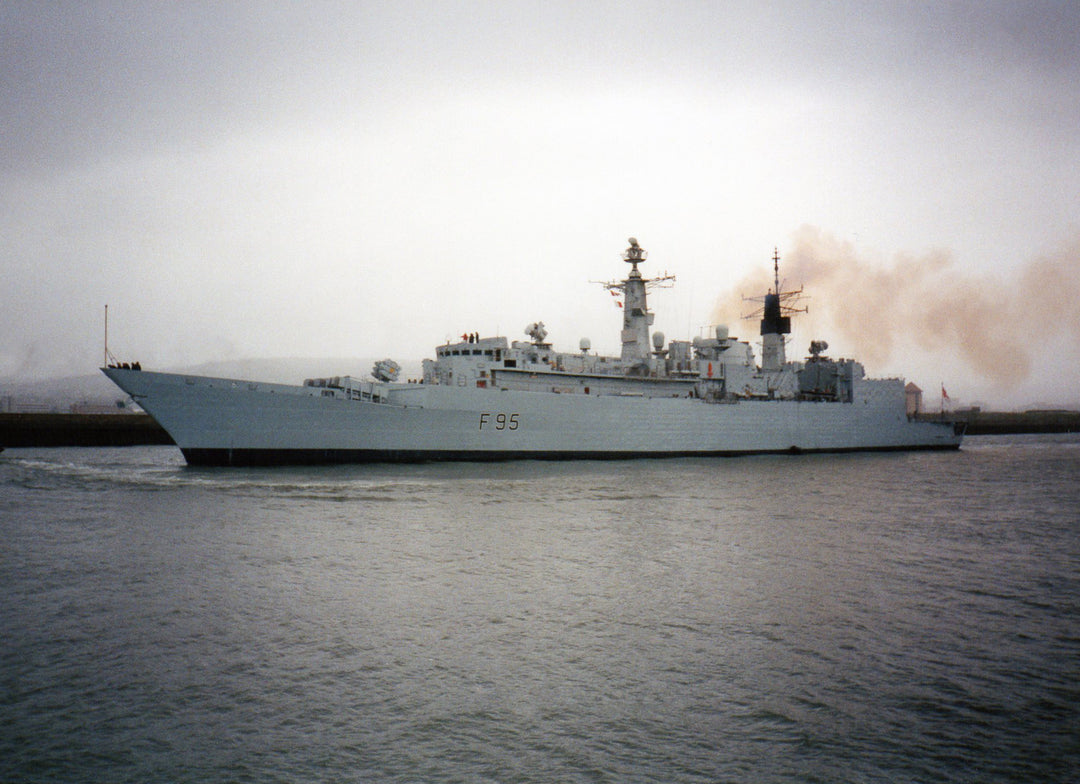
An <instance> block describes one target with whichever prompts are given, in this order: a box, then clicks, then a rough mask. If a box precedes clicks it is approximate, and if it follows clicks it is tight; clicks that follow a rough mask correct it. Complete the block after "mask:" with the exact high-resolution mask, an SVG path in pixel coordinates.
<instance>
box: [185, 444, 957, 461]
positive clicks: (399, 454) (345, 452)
mask: <svg viewBox="0 0 1080 784" xmlns="http://www.w3.org/2000/svg"><path fill="white" fill-rule="evenodd" d="M959 448H960V444H958V443H957V444H918V445H914V446H876V447H841V448H835V449H800V448H798V447H794V446H793V447H789V448H787V449H759V450H751V451H741V450H730V449H720V450H714V451H702V452H574V451H551V452H539V451H524V450H522V451H500V452H494V451H480V450H476V451H469V450H431V449H400V450H399V449H183V450H182V451H183V453H184V458H185V459H186V460H187V462H188V464H190V465H197V466H277V465H328V464H340V463H424V462H432V461H459V462H461V461H472V462H484V463H491V462H500V461H505V460H636V459H642V458H669V457H742V456H747V455H797V454H813V453H838V452H909V451H916V450H951V449H959Z"/></svg>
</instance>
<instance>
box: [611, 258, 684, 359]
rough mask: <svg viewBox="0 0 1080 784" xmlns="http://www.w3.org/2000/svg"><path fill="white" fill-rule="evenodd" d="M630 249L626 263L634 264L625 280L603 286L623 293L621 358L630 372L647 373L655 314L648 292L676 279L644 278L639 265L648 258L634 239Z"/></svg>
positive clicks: (671, 276) (670, 277) (670, 276)
mask: <svg viewBox="0 0 1080 784" xmlns="http://www.w3.org/2000/svg"><path fill="white" fill-rule="evenodd" d="M629 242H630V247H629V248H627V249H626V250H625V251H623V254H622V257H623V261H625V262H626V263H627V264H630V265H631V268H630V274H629V275H628V276H627V277H626V280H623V281H619V282H615V283H605V284H603V285H604V287H605V288H606V289H608V290H609V291H621V292H622V294H623V328H622V333H621V339H622V354H621V355H620V358H621V359H622V362H623V368H624V369H626V370H627V371H630V370H637V371H639V372H640V371H647V370H648V369H649V360H650V357H651V355H652V352H651V349H650V347H649V327H651V326H652V323H653V319H654V318H655V314H653V313H650V312H649V303H648V296H647V294H646V292H647V290H648V289H649V288H650V287H651V286H655V285H662V284H664V283H667V282H669V281H673V280H675V276H674V275H667V274H665V275H662V276H660V277H658V278H652V279H647V278H643V277H642V276H641V271H640V270H638V264H641V263H642V262H643V261H645V259H647V258H648V257H649V252H648V251H647V250H645V249H644V248H643V247H641V245H639V244H638V241H637V240H636V239H635V238H634V237H631V238H630V239H629Z"/></svg>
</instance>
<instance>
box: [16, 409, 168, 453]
mask: <svg viewBox="0 0 1080 784" xmlns="http://www.w3.org/2000/svg"><path fill="white" fill-rule="evenodd" d="M171 443H173V440H172V438H170V437H169V434H168V433H166V432H165V431H164V430H163V429H162V427H161V425H159V424H158V423H157V422H155V421H154V420H153V418H151V417H150V415H149V414H43V413H14V414H11V413H0V447H10V448H15V447H41V446H143V445H149V444H171Z"/></svg>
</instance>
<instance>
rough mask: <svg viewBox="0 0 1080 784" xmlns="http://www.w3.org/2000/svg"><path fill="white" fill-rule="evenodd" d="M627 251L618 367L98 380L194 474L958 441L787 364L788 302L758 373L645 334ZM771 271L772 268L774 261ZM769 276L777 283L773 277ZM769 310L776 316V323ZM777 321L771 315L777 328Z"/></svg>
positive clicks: (832, 367) (597, 359) (520, 353)
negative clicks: (289, 379) (295, 379)
mask: <svg viewBox="0 0 1080 784" xmlns="http://www.w3.org/2000/svg"><path fill="white" fill-rule="evenodd" d="M646 255H647V254H646V253H645V251H644V250H643V249H642V248H641V247H640V245H638V244H637V241H636V240H633V239H632V240H631V247H630V248H629V249H627V251H626V253H625V254H624V259H625V260H626V261H627V262H629V263H631V264H632V265H633V269H632V270H631V272H630V274H629V276H628V277H627V278H626V279H625V280H622V281H618V282H613V283H608V284H604V285H605V287H606V288H607V289H608V290H609V291H610V292H611V293H612V294H613V295H616V296H618V297H621V298H622V299H623V300H625V307H624V308H623V309H622V321H623V329H622V331H621V333H620V339H621V341H622V354H621V355H620V356H618V357H614V356H599V355H597V354H592V353H590V351H589V345H588V343H587V342H586V341H583V342H582V345H581V350H580V353H568V352H567V353H563V352H558V351H555V350H553V349H552V344H551V343H548V342H546V337H547V329H546V328H545V327H544V324H543V322H535V323H533V324H530V325H529V326H528V327H527V328H526V334H527V335H528V336H529V337H530V338H531V341H530V342H525V341H513V342H510V341H508V339H507V338H505V337H493V338H492V337H481V336H480V335H478V334H475V333H473V334H470V335H463V336H462V339H461V341H459V342H456V343H450V342H447V343H446V344H445V345H442V346H437V347H436V349H435V357H436V358H435V359H425V360H424V362H423V379H422V381H421V383H407V384H406V383H399V382H397V380H396V376H397V372H398V369H399V366H398V365H397V363H395V362H393V361H391V360H382V361H380V362H378V363H376V365H375V368H374V369H373V370H372V376H373V377H374V378H375V379H376V380H360V379H357V378H352V377H349V376H345V377H333V378H327V379H309V380H308V381H306V382H305V383H304V384H303V385H287V384H267V383H262V382H253V381H246V380H241V379H223V378H209V377H203V376H190V375H181V374H174V373H160V372H151V371H143V370H141V368H140V366H139V365H138V363H135V364H134V365H124V366H116V365H113V366H110V367H107V368H103V371H104V373H105V374H106V375H107V376H108V377H109V378H110V379H111V380H112V381H113V382H114V383H115V384H116V385H117V386H119V387H120V388H121V389H123V390H124V391H125V392H127V393H128V394H129V395H131V397H132V398H133V399H134V400H135V401H136V402H138V404H139V405H140V406H142V408H143V409H145V410H146V411H147V413H149V414H150V415H151V416H152V417H154V419H156V420H157V421H158V423H159V424H160V425H161V426H162V427H163V428H164V429H165V430H166V431H167V432H168V433H169V435H170V436H171V437H172V438H173V440H174V441H175V442H176V444H177V446H179V447H180V449H181V450H182V451H183V454H184V456H185V459H186V460H187V461H188V462H189V463H191V464H193V465H281V464H290V463H291V464H317V463H346V462H350V463H351V462H416V461H429V460H456V461H464V460H471V461H493V460H570V459H575V460H577V459H594V460H609V459H629V458H645V457H648V458H662V457H690V456H735V455H752V454H799V453H814V452H852V451H892V450H902V449H956V448H958V447H959V446H960V442H961V439H962V436H963V434H962V432H960V431H957V430H954V429H953V427H952V425H951V424H939V423H930V422H919V421H914V420H912V419H910V418H909V417H908V416H907V412H906V410H905V397H904V388H903V381H902V380H901V379H895V378H894V379H870V378H866V377H865V376H864V372H863V368H862V366H861V365H860V364H859V363H857V362H854V361H853V360H847V359H840V360H835V361H834V360H831V359H829V358H828V357H827V356H825V355H824V354H823V351H824V349H825V348H827V345H826V344H825V343H824V342H818V341H815V342H814V344H812V347H811V353H812V355H813V356H811V357H810V358H809V359H808V360H807V361H806V362H805V363H801V362H787V361H786V359H785V357H784V345H785V344H784V340H783V334H782V333H784V332H786V331H787V330H788V325H789V320H788V319H789V317H788V316H787V315H786V314H787V313H788V312H796V311H794V310H785V308H788V307H789V306H788V305H787V304H785V303H788V302H789V301H791V299H792V298H793V297H794V296H795V294H797V292H794V293H793V292H780V283H779V272H778V271H777V272H776V283H775V287H776V288H775V289H774V292H773V293H771V294H770V295H769V296H768V297H766V298H765V302H766V305H767V306H768V308H770V309H769V311H768V314H769V315H768V317H767V318H764V319H762V321H761V333H762V345H763V346H764V349H765V354H764V357H765V359H764V361H763V362H762V363H761V365H758V364H757V363H756V361H755V358H754V352H753V349H752V348H751V346H750V343H749V342H748V341H745V340H739V339H738V338H736V337H733V336H731V335H729V333H728V331H727V328H726V327H723V326H718V327H716V329H715V337H706V338H702V337H698V338H695V339H694V340H693V341H671V343H670V344H669V345H668V346H667V348H664V346H663V343H664V338H663V336H662V335H661V334H660V333H655V334H651V340H650V329H649V328H650V326H651V325H652V323H653V314H652V313H651V312H650V311H649V310H648V303H647V297H646V290H647V288H648V287H649V286H652V285H663V284H665V283H666V282H668V281H670V280H672V279H673V278H672V277H671V276H664V277H661V278H656V279H653V280H647V279H645V278H643V277H642V275H641V273H640V271H639V270H638V265H639V264H641V263H642V262H643V261H644V260H645V257H646ZM774 263H775V264H776V265H778V263H779V258H778V256H774ZM777 270H778V267H777ZM774 311H775V312H774ZM778 314H779V315H778Z"/></svg>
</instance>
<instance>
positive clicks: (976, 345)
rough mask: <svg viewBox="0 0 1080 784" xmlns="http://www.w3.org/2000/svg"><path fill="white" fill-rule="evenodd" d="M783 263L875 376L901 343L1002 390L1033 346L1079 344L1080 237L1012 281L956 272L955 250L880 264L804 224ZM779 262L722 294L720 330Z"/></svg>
mask: <svg viewBox="0 0 1080 784" xmlns="http://www.w3.org/2000/svg"><path fill="white" fill-rule="evenodd" d="M793 239H794V247H793V249H792V250H791V251H790V252H788V253H787V254H786V255H785V256H783V257H782V258H781V278H782V280H785V281H787V285H786V287H785V288H798V287H799V286H800V285H802V286H805V289H806V294H808V295H809V296H810V297H811V299H810V300H809V302H810V307H811V309H812V311H813V312H814V321H815V322H816V324H817V326H818V328H820V329H823V330H825V331H826V332H828V333H829V334H822V335H816V336H815V337H822V338H825V339H829V337H830V335H833V336H839V337H840V338H842V339H843V340H844V341H846V342H847V344H848V345H849V346H851V347H852V348H853V349H854V352H855V353H856V355H857V356H858V357H859V358H860V359H861V360H862V361H864V362H865V363H866V365H867V366H868V367H869V368H871V369H873V368H875V367H880V366H882V365H884V364H885V363H887V362H888V361H889V358H890V357H891V355H892V353H893V351H894V349H896V348H897V347H899V346H900V345H903V344H907V345H909V346H910V345H916V346H918V347H919V348H921V349H923V350H925V351H928V352H935V353H941V354H945V355H952V356H955V357H956V358H958V359H961V360H963V361H964V362H965V363H966V364H967V365H968V366H969V367H970V369H971V370H973V371H974V372H976V373H978V374H979V375H980V376H982V377H983V378H985V379H986V380H988V381H991V382H993V383H994V384H995V385H996V386H998V387H1000V388H1010V387H1014V386H1016V385H1017V384H1019V383H1020V382H1022V381H1023V380H1024V379H1025V378H1026V377H1027V376H1028V374H1029V373H1030V372H1031V369H1032V364H1033V353H1034V352H1033V349H1037V348H1038V347H1039V346H1041V345H1044V344H1046V343H1047V342H1048V341H1050V340H1052V339H1055V338H1058V337H1060V336H1063V335H1064V336H1066V337H1067V338H1068V339H1069V340H1070V341H1071V342H1072V344H1073V345H1077V344H1080V307H1078V300H1080V237H1076V238H1074V239H1073V241H1072V242H1070V243H1068V244H1067V245H1065V246H1064V247H1062V248H1061V249H1060V250H1059V251H1058V252H1056V253H1054V254H1051V255H1047V256H1042V257H1039V258H1037V259H1035V260H1034V261H1031V262H1029V263H1027V264H1025V265H1024V266H1023V267H1022V268H1020V269H1019V270H1018V271H1017V272H1015V273H1013V274H1012V275H1011V276H1007V277H996V276H993V275H989V274H976V273H971V272H965V271H962V270H959V269H957V268H956V267H955V266H954V265H953V260H952V257H951V255H950V254H949V253H948V252H947V251H934V252H931V253H928V254H926V255H923V256H918V257H916V256H910V255H905V254H898V255H896V256H895V257H894V258H893V259H892V261H891V263H890V264H888V265H881V264H877V263H873V262H870V261H867V260H866V259H864V258H860V257H859V256H858V255H857V254H856V252H855V249H854V247H853V246H852V245H851V243H848V242H842V241H840V240H838V239H837V238H836V237H833V236H831V235H829V234H828V233H826V232H824V231H822V230H821V229H819V228H816V227H813V226H803V227H801V228H800V229H798V230H797V231H796V232H795V234H794V237H793ZM771 273H772V270H771V265H765V264H763V265H762V268H761V269H760V270H759V271H756V272H755V273H753V274H752V275H749V276H747V278H746V279H745V280H743V281H742V282H741V283H740V284H739V285H738V286H737V287H736V289H735V290H734V291H733V292H731V293H729V294H727V295H725V296H722V297H721V298H720V299H719V300H718V302H717V304H716V307H715V308H714V311H713V321H714V322H715V323H721V322H725V321H726V322H730V323H734V322H736V321H737V320H738V317H739V316H740V315H742V314H745V313H746V312H747V309H748V308H747V303H745V302H744V301H743V300H742V295H751V294H753V295H759V294H763V293H764V292H765V291H766V290H767V289H769V288H770V287H771V284H772V280H771Z"/></svg>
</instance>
